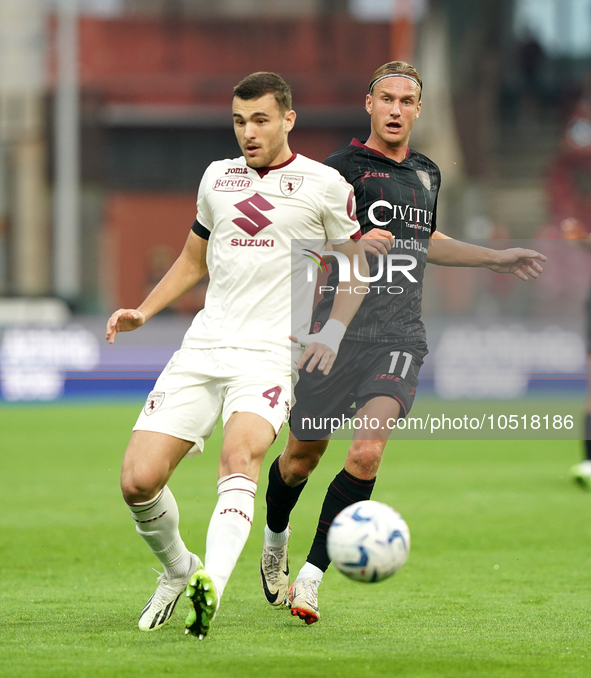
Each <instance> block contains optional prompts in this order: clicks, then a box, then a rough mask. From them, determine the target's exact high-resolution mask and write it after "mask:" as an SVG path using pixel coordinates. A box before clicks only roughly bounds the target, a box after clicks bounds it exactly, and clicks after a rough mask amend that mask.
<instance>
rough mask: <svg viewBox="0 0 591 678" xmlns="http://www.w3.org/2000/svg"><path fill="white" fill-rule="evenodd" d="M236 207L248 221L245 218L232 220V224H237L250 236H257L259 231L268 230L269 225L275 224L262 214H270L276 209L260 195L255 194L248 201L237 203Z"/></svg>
mask: <svg viewBox="0 0 591 678" xmlns="http://www.w3.org/2000/svg"><path fill="white" fill-rule="evenodd" d="M234 207H236V208H237V209H239V210H240V211H241V212H242V214H244V217H246V219H245V218H244V217H238V218H237V219H232V223H234V224H236V226H240V228H241V229H242V230H243V231H246V232H247V233H248V235H250V236H255V235H256V234H257V233H258V232H259V231H262V230H263V228H266V227H267V226H269V224H272V223H273V222H272V221H271V220H270V219H267V217H266V216H265V215H264V214H262V212H268V211H269V210H273V209H275V207H274V206H273V205H271V203H270V202H269V201H268V200H265V198H263V196H262V195H259V194H258V193H255V194H254V195H253V196H251V197H250V198H247V199H246V200H242V201H240V202H238V203H236V204H235V205H234Z"/></svg>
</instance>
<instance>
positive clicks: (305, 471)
mask: <svg viewBox="0 0 591 678" xmlns="http://www.w3.org/2000/svg"><path fill="white" fill-rule="evenodd" d="M319 461H320V457H318V458H310V457H298V458H293V459H290V461H289V464H288V465H287V467H286V475H287V478H284V480H285V482H286V483H287V484H288V485H293V484H298V483H301V482H303V481H304V480H306V479H307V478H308V476H309V475H310V474H311V473H312V471H313V470H314V469H315V468H316V467H317V466H318V462H319Z"/></svg>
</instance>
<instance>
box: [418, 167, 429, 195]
mask: <svg viewBox="0 0 591 678" xmlns="http://www.w3.org/2000/svg"><path fill="white" fill-rule="evenodd" d="M417 177H419V180H420V182H421V183H422V184H423V186H424V187H425V188H426V189H427V190H428V191H430V190H431V177H430V176H429V175H428V174H427V172H425V170H417Z"/></svg>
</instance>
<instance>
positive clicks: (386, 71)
mask: <svg viewBox="0 0 591 678" xmlns="http://www.w3.org/2000/svg"><path fill="white" fill-rule="evenodd" d="M388 75H408V76H410V77H411V78H413V79H414V80H416V81H417V83H418V84H419V101H420V100H421V95H422V93H423V80H422V79H421V76H420V75H419V72H418V71H417V69H416V68H415V67H414V66H411V65H410V64H409V63H407V62H406V61H389V62H388V63H387V64H384V65H383V66H380V67H379V68H378V69H377V70H376V72H375V73H374V74H373V75H372V76H371V80H370V81H369V93H370V94H371V91H372V88H373V86H374V85H375V84H376V80H379V78H383V77H387V76H388Z"/></svg>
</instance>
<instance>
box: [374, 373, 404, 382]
mask: <svg viewBox="0 0 591 678" xmlns="http://www.w3.org/2000/svg"><path fill="white" fill-rule="evenodd" d="M382 379H387V380H388V381H400V377H395V376H394V375H393V374H377V375H376V378H375V379H374V381H382Z"/></svg>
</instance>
